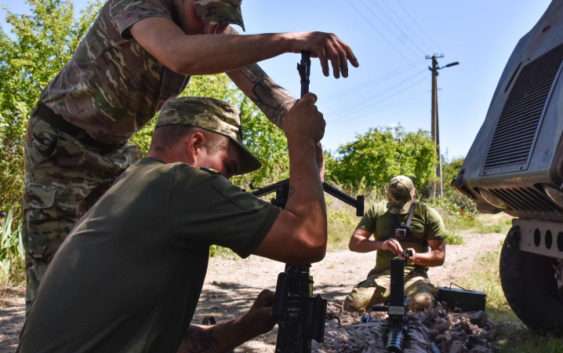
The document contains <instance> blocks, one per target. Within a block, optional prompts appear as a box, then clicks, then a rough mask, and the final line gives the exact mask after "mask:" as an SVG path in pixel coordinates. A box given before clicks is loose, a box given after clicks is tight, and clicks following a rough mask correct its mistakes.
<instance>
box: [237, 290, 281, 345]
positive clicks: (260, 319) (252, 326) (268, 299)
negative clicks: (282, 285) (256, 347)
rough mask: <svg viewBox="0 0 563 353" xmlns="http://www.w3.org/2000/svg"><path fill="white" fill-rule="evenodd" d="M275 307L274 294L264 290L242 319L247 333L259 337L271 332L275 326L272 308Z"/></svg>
mask: <svg viewBox="0 0 563 353" xmlns="http://www.w3.org/2000/svg"><path fill="white" fill-rule="evenodd" d="M273 305H274V293H273V292H272V291H270V290H267V289H264V290H263V291H262V292H260V294H258V297H257V298H256V300H255V301H254V304H252V307H251V308H250V310H249V311H248V312H247V313H246V314H245V315H244V317H243V318H242V320H241V321H242V322H244V323H245V326H246V330H247V332H252V333H253V334H256V335H259V334H262V333H266V332H268V331H270V330H271V329H272V328H273V327H274V325H275V323H276V322H275V321H274V316H273V313H272V306H273Z"/></svg>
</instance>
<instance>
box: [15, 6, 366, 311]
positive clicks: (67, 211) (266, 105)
mask: <svg viewBox="0 0 563 353" xmlns="http://www.w3.org/2000/svg"><path fill="white" fill-rule="evenodd" d="M241 1H242V0H108V1H107V2H106V4H105V5H104V6H103V7H102V9H101V10H100V13H99V16H98V17H97V19H96V20H95V22H94V23H93V25H92V27H91V28H90V30H89V31H88V33H87V34H86V36H85V38H84V39H83V40H82V41H81V43H80V44H79V46H78V48H77V50H76V53H75V54H74V56H73V57H72V59H71V60H70V62H68V63H67V64H66V66H65V67H64V68H63V70H62V71H61V72H60V73H59V74H58V75H57V76H56V77H55V79H54V80H53V81H52V82H50V84H49V85H48V87H47V88H46V89H45V90H44V91H43V93H42V95H41V97H40V100H39V103H38V105H37V107H36V109H35V110H34V111H33V113H32V116H31V118H30V120H29V124H28V135H27V140H26V146H25V150H26V152H25V153H26V165H25V171H26V179H25V194H24V217H25V218H24V239H23V240H24V246H25V249H26V269H27V292H26V304H27V305H26V306H27V308H28V309H29V308H30V306H31V304H32V302H33V300H34V297H35V292H36V290H37V288H38V286H39V283H40V280H41V277H42V276H43V273H44V272H45V270H46V268H47V265H48V264H49V262H50V260H51V258H52V257H53V255H54V254H55V251H56V250H57V248H58V247H59V245H60V244H61V242H62V241H63V240H64V238H65V236H66V235H67V234H68V233H69V231H70V230H71V229H72V227H73V225H74V224H75V222H76V221H77V220H78V219H79V218H80V217H81V216H82V215H83V214H84V212H85V211H86V210H87V209H88V208H89V207H90V206H92V205H93V204H94V203H95V202H96V200H97V199H98V197H99V196H100V195H101V194H103V192H104V191H105V190H106V189H107V188H108V187H109V186H110V185H111V184H112V182H113V181H114V180H115V178H116V177H117V176H118V175H120V174H121V172H122V171H123V170H125V169H126V168H127V167H128V166H129V165H131V164H132V163H133V162H134V161H136V160H137V159H138V158H139V157H140V155H139V151H138V150H137V149H136V148H135V147H134V146H131V145H128V144H127V142H128V139H129V138H130V137H131V135H132V134H133V133H134V132H135V131H137V130H138V129H139V128H141V127H142V126H143V125H145V124H146V123H147V121H148V120H149V119H151V118H152V116H153V115H154V114H155V112H157V111H158V110H159V109H160V107H161V106H162V104H163V103H164V102H165V101H166V100H167V99H169V98H171V97H175V96H177V95H178V94H180V93H181V92H182V90H183V89H184V88H185V86H186V85H187V83H188V81H189V77H190V75H193V74H211V73H218V72H227V74H228V75H229V76H230V77H231V79H232V80H233V82H234V83H235V84H237V85H238V87H240V88H241V90H242V91H243V92H244V93H245V94H246V95H247V96H248V97H250V98H251V99H252V100H253V101H254V102H255V103H256V104H257V105H258V106H259V107H260V109H261V110H262V111H263V112H264V113H265V114H266V115H267V116H268V117H269V119H270V120H272V121H273V122H274V123H275V124H277V125H278V126H281V123H282V117H283V116H284V115H285V114H286V112H287V110H288V109H289V108H290V107H291V106H292V104H293V102H294V99H293V98H292V97H291V96H290V95H289V94H288V93H287V92H286V91H285V90H284V89H282V88H281V87H280V86H278V85H276V84H275V83H274V82H273V81H272V80H271V79H270V78H269V77H268V76H267V75H266V74H265V73H264V72H263V71H262V70H261V69H260V67H259V66H258V65H256V64H255V63H256V62H258V61H260V60H263V59H267V58H271V57H273V56H276V55H279V54H282V53H287V52H299V51H301V50H308V51H311V52H312V55H313V56H317V57H319V59H320V61H321V64H322V67H323V71H324V73H325V74H328V65H329V62H330V63H332V65H333V71H334V75H335V76H336V77H339V76H340V75H341V74H342V75H343V76H347V72H348V67H347V63H348V61H350V62H351V63H352V64H353V65H356V66H357V65H358V63H357V60H356V59H355V57H354V55H353V53H352V51H351V50H350V48H349V47H348V46H346V44H344V43H343V42H341V41H340V40H339V39H338V38H337V37H336V36H335V35H333V34H328V33H322V32H312V33H283V34H263V35H245V36H242V35H235V31H234V30H233V29H232V28H230V27H229V26H228V25H229V24H234V25H239V26H241V27H243V20H242V15H241V8H240V5H241Z"/></svg>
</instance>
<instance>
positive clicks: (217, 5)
mask: <svg viewBox="0 0 563 353" xmlns="http://www.w3.org/2000/svg"><path fill="white" fill-rule="evenodd" d="M241 3H242V0H195V9H196V13H197V15H198V16H199V17H200V18H201V19H202V20H203V21H204V22H209V23H213V22H215V23H219V24H230V23H232V24H236V25H239V26H240V27H241V28H242V29H243V30H244V21H243V20H242V10H241V8H240V5H241Z"/></svg>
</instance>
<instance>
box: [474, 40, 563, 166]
mask: <svg viewBox="0 0 563 353" xmlns="http://www.w3.org/2000/svg"><path fill="white" fill-rule="evenodd" d="M562 60H563V45H560V46H559V47H557V48H555V49H553V50H551V51H550V52H548V53H547V54H545V55H543V56H542V57H540V58H539V59H537V60H535V61H534V62H532V63H530V64H528V65H526V66H525V67H524V68H523V69H522V72H521V73H520V75H518V78H517V79H516V82H515V83H514V87H513V88H512V90H511V92H510V95H509V97H508V99H507V102H506V105H505V106H504V110H503V112H502V114H501V116H500V119H499V121H498V124H497V126H496V129H495V133H494V135H493V139H492V142H491V145H490V147H489V152H488V154H487V160H486V162H485V168H484V171H485V173H487V174H492V173H491V171H493V170H494V172H499V173H500V172H503V171H506V170H505V168H504V167H506V168H508V169H509V170H518V169H520V170H523V169H525V168H526V166H527V164H528V158H529V156H530V151H531V149H532V147H533V145H534V140H535V137H536V134H537V130H538V127H539V126H540V121H541V117H542V112H543V110H544V107H545V104H546V101H547V98H548V95H549V92H550V90H551V86H552V85H553V81H554V80H555V78H556V76H557V72H558V70H559V66H560V65H561V61H562Z"/></svg>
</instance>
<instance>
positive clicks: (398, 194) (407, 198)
mask: <svg viewBox="0 0 563 353" xmlns="http://www.w3.org/2000/svg"><path fill="white" fill-rule="evenodd" d="M415 191H416V189H415V187H414V183H413V182H412V180H411V179H410V178H409V177H406V176H404V175H398V176H396V177H393V178H391V181H389V185H387V201H388V202H387V209H388V210H389V212H391V213H393V214H405V213H408V212H409V208H410V207H411V204H412V203H413V202H414V198H415Z"/></svg>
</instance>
